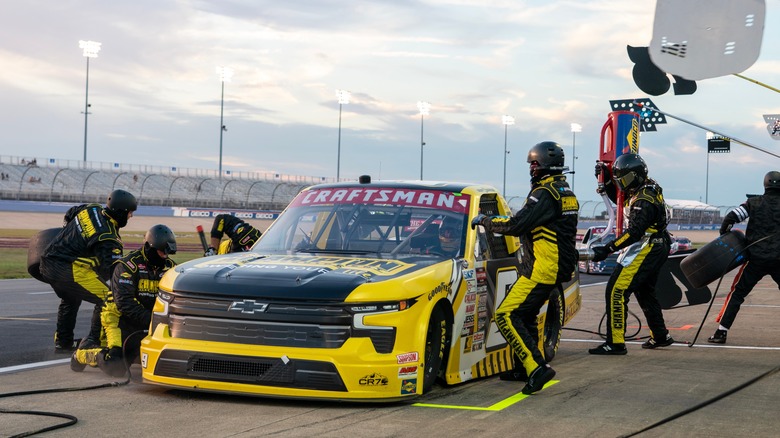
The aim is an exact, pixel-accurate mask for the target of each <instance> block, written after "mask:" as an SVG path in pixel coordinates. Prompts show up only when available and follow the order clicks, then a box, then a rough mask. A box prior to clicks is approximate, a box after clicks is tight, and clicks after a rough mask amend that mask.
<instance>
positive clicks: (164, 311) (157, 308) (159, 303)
mask: <svg viewBox="0 0 780 438" xmlns="http://www.w3.org/2000/svg"><path fill="white" fill-rule="evenodd" d="M172 302H173V294H169V293H168V292H162V291H160V292H157V300H156V301H155V302H154V307H153V308H152V324H151V326H150V327H149V333H150V334H151V333H154V328H155V327H157V325H158V324H168V309H169V308H170V305H171V303H172Z"/></svg>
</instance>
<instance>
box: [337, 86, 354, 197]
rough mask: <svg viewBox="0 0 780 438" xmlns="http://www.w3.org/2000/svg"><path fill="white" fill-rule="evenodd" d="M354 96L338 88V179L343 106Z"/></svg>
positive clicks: (338, 174) (338, 173) (339, 175)
mask: <svg viewBox="0 0 780 438" xmlns="http://www.w3.org/2000/svg"><path fill="white" fill-rule="evenodd" d="M351 96H352V93H350V92H349V91H347V90H336V98H337V99H338V102H339V145H338V149H337V152H336V181H337V182H338V181H339V180H340V178H341V106H342V105H346V104H348V103H349V98H350V97H351Z"/></svg>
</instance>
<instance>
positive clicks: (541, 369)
mask: <svg viewBox="0 0 780 438" xmlns="http://www.w3.org/2000/svg"><path fill="white" fill-rule="evenodd" d="M553 377H555V370H554V369H552V368H550V365H547V364H544V365H540V366H538V367H537V368H536V369H535V370H533V372H531V375H530V376H528V383H526V384H525V386H524V387H523V394H526V395H528V394H533V393H534V392H536V391H539V390H541V389H542V388H544V385H545V384H546V383H547V382H549V381H550V380H552V378H553Z"/></svg>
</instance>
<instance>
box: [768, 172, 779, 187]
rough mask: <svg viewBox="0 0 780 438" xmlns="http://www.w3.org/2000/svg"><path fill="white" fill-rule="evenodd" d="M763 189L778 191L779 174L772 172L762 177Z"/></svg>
mask: <svg viewBox="0 0 780 438" xmlns="http://www.w3.org/2000/svg"><path fill="white" fill-rule="evenodd" d="M764 188H765V189H780V172H778V171H776V170H773V171H771V172H768V173H767V174H766V175H764Z"/></svg>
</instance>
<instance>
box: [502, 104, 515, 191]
mask: <svg viewBox="0 0 780 438" xmlns="http://www.w3.org/2000/svg"><path fill="white" fill-rule="evenodd" d="M501 121H502V122H503V123H504V188H503V190H502V191H501V194H502V196H503V197H504V199H506V156H507V154H508V153H509V151H507V150H506V130H507V127H508V126H509V125H514V124H515V118H514V117H512V116H506V115H505V116H502V117H501Z"/></svg>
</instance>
